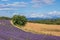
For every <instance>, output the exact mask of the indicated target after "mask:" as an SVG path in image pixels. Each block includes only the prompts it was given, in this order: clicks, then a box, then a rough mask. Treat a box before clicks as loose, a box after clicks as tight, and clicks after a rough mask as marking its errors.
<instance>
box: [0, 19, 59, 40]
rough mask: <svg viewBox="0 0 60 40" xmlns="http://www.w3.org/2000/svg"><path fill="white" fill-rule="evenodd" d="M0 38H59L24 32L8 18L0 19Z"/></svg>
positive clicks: (42, 39) (25, 39)
mask: <svg viewBox="0 0 60 40" xmlns="http://www.w3.org/2000/svg"><path fill="white" fill-rule="evenodd" d="M0 40H60V37H58V36H48V35H40V34H33V33H29V32H25V31H22V30H20V29H18V28H16V27H14V26H13V25H12V24H11V23H10V21H9V20H0Z"/></svg>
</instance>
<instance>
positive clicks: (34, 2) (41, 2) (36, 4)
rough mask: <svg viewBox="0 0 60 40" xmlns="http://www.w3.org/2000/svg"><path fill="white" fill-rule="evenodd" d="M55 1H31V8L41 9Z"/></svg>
mask: <svg viewBox="0 0 60 40" xmlns="http://www.w3.org/2000/svg"><path fill="white" fill-rule="evenodd" d="M54 2H55V0H32V1H31V3H32V7H41V5H44V4H46V5H47V4H53V3H54Z"/></svg>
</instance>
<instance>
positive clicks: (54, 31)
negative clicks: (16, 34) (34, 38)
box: [17, 23, 60, 36]
mask: <svg viewBox="0 0 60 40" xmlns="http://www.w3.org/2000/svg"><path fill="white" fill-rule="evenodd" d="M17 28H19V29H22V30H24V31H26V32H32V33H36V34H47V35H54V36H60V25H46V24H38V23H27V24H26V26H24V27H17Z"/></svg>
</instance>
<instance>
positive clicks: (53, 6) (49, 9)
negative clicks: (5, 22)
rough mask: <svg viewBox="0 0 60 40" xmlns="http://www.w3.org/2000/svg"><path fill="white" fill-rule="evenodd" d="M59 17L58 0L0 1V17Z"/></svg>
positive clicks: (59, 2)
mask: <svg viewBox="0 0 60 40" xmlns="http://www.w3.org/2000/svg"><path fill="white" fill-rule="evenodd" d="M15 14H17V15H24V16H26V17H40V18H52V17H60V0H0V16H8V17H12V16H13V15H15Z"/></svg>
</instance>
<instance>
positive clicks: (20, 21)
mask: <svg viewBox="0 0 60 40" xmlns="http://www.w3.org/2000/svg"><path fill="white" fill-rule="evenodd" d="M12 22H13V24H14V25H18V26H24V25H25V24H26V23H27V19H26V17H25V16H20V15H14V16H13V18H12Z"/></svg>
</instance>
